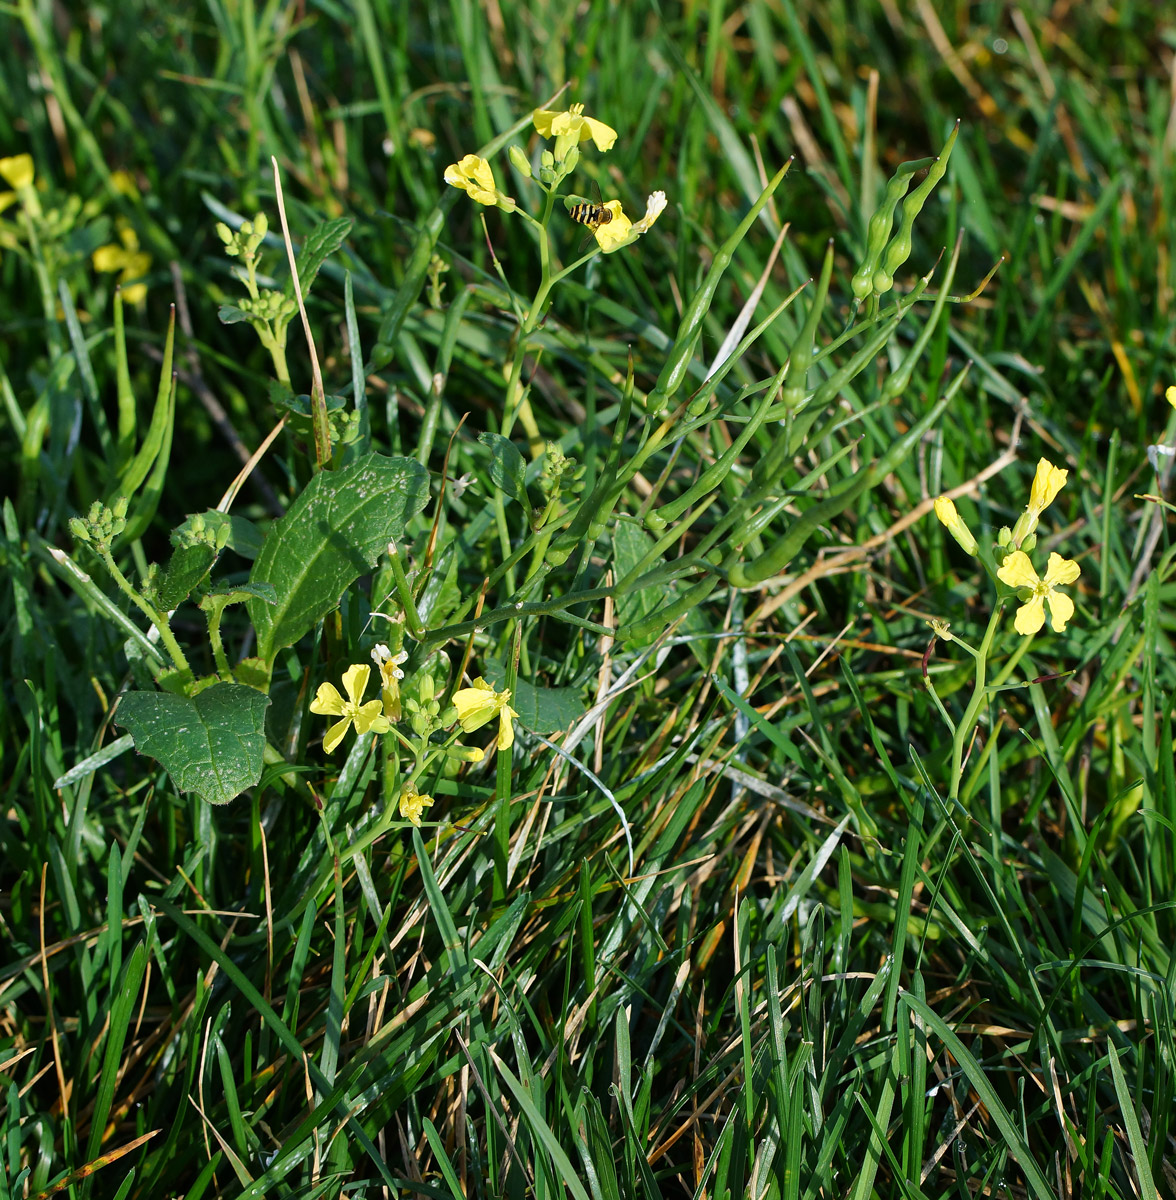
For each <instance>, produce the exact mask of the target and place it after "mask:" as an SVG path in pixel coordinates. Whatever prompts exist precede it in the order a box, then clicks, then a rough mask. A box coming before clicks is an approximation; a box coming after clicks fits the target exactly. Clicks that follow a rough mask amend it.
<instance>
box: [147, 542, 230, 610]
mask: <svg viewBox="0 0 1176 1200" xmlns="http://www.w3.org/2000/svg"><path fill="white" fill-rule="evenodd" d="M214 562H216V551H215V550H214V549H213V548H212V547H211V546H207V545H204V544H203V543H200V544H198V545H195V546H183V547H181V548H180V549H179V550H176V551H175V552H174V553H173V554H172V556H171V559H170V560H169V561H168V564H167V569H166V570H165V571H164V572H163V573H162V574H161V575H160V578H159V582H158V583H157V585H156V589H155V594H156V597H157V599H158V600H159V606H160V607H161V608H162V609H163V610H164V611H165V612H170V611H171V610H172V609H173V608H175V607H176V606H177V605H179V604H182V603H183V602H184V601H185V600H187V598H188V596H189V594H190V593H191V591H192V589H193V588H194V587H197V586H198V585H199V584H200V582H201V580H203V579H204V577H205V576H206V575H207V574H208V572H209V571H211V570H212V564H213V563H214Z"/></svg>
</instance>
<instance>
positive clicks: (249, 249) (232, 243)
mask: <svg viewBox="0 0 1176 1200" xmlns="http://www.w3.org/2000/svg"><path fill="white" fill-rule="evenodd" d="M268 232H269V221H268V220H267V219H266V215H265V213H263V212H262V213H258V214H257V216H256V217H254V218H253V220H252V221H242V222H241V228H240V229H238V230H237V231H236V233H234V232H233V231H232V230H231V229H230V228H229V227H228V226H227V225H226V224H225V223H224V221H218V222H217V223H216V234H217V237H219V238H220V240H221V241H222V242H224V244H225V253H226V254H227V255H228V256H229V257H230V258H238V257H240V258H245V259H249V258H255V257H256V255H257V249H258V247H259V246H260V245H261V243H262V242H263V241H265V235H266V234H267V233H268Z"/></svg>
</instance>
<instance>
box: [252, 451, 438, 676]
mask: <svg viewBox="0 0 1176 1200" xmlns="http://www.w3.org/2000/svg"><path fill="white" fill-rule="evenodd" d="M428 495H429V478H428V473H427V472H426V471H425V468H424V467H423V466H421V464H420V463H418V462H416V461H415V460H414V459H409V458H388V457H386V456H384V455H381V454H369V455H366V456H365V457H363V458H361V459H360V460H359V461H358V462H356V463H353V464H352V465H351V466H350V467H347V468H346V469H345V470H342V471H322V472H320V473H319V474H318V475H316V476H315V477H314V479H312V480H311V482H310V483H309V485H308V486H307V488H306V490H305V491H304V492H303V493H302V495H301V496H299V497H298V499H297V500H295V501H294V503H293V504H292V505H290V508H289V510H288V511H287V512H286V515H285V516H283V517H282V518H281V519H280V520H278V521H276V522H275V523H274V525H273V527H272V528H271V529H270V531H269V534H268V535H267V537H266V539H265V544H264V545H263V546H262V548H261V553H260V554H259V555H258V556H257V561H256V562H255V563H254V564H253V571H252V573H251V575H250V577H249V582H250V583H253V584H262V583H272V584H273V586H274V589H275V591H276V592H277V603H276V604H266V603H264V602H263V601H262V600H260V599H255V600H250V601H249V616H250V619H251V620H252V621H253V628H254V629H255V630H256V631H257V652H258V655H259V657H261V658H263V659H265V660H266V661H271V660H272V659H273V656H274V654H276V653H277V651H279V650H280V649H282V647H284V646H291V645H293V644H294V643H295V642H296V641H298V639H299V638H300V637H302V636H303V635H304V634H305V633H308V632H309V631H310V630H311V629H312V628H313V627H314V624H315V622H316V621H319V620H321V619H322V618H323V617H325V616H326V615H327V613H329V612H330V611H331V610H332V609H333V608H334V607H335V605H336V604H338V603H339V597H340V596H341V595H342V594H343V592H344V591H345V590H346V588H348V587H349V586H350V585H351V584H352V583H354V581H355V580H356V579H357V578H359V576H360V575H362V574H363V573H364V572H365V571H369V570H371V568H372V567H373V566H375V563H376V559H377V557H378V556H379V554H380V552H381V551H382V550H383V549H384V547H385V546H386V545H387V544H388V541H389V539H391V538H399V537H400V536H401V535H402V534H403V533H404V528H405V526H406V525H407V524H408V522H409V521H410V520H411V519H412V518H413V517H414V516H415V515H416V514H417V513H418V512H420V511H421V509H422V508H424V506H425V501H426V500H427V499H428Z"/></svg>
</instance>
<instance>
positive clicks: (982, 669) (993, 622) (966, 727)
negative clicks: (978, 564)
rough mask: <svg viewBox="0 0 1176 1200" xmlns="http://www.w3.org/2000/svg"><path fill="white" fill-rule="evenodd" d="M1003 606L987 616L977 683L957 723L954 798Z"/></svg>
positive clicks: (1000, 603) (953, 749)
mask: <svg viewBox="0 0 1176 1200" xmlns="http://www.w3.org/2000/svg"><path fill="white" fill-rule="evenodd" d="M1003 608H1004V601H1003V600H998V601H997V602H996V604H995V605H993V608H992V616H991V617H989V619H988V628H987V629H986V630H985V631H984V640H983V641H982V642H981V643H980V648H979V649H978V650H977V651H976V657H975V663H976V683H975V686H974V687H973V688H972V699H971V700H969V701H968V707H967V708H966V709H964V715H963V716H962V717H961V718H960V723H959V724H958V725H957V726H956V729H955V733H954V734H953V735H952V739H951V788H950V790H949V792H948V797H949V799H951V800H958V799H959V795H960V779H961V777H962V776H963V773H964V747H965V745H967V742H968V739H969V738H970V737H971V736H972V731H973V730H974V729H975V728H976V721H977V719H978V717H979V714H980V706H981V705H982V704H983V703H984V699H985V690H986V686H985V685H986V682H987V678H986V676H987V669H988V655H989V652H990V651H991V650H992V641H993V638H995V637H996V631H997V628H998V627H999V625H1000V615H1001V610H1002V609H1003Z"/></svg>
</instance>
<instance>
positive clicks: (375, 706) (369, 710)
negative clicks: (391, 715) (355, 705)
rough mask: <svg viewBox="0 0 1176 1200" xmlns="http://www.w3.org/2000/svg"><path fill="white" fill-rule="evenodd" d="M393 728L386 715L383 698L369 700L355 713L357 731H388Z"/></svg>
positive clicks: (361, 732)
mask: <svg viewBox="0 0 1176 1200" xmlns="http://www.w3.org/2000/svg"><path fill="white" fill-rule="evenodd" d="M391 728H392V726H391V725H389V723H388V718H387V717H386V716H384V704H383V701H381V700H369V701H368V702H367V703H366V704H364V705H361V706H360V709H359V712H357V713H356V714H355V732H356V733H359V734H364V733H367V732H368V731H369V730H370V731H372V732H373V733H387V732H388V730H389V729H391Z"/></svg>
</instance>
